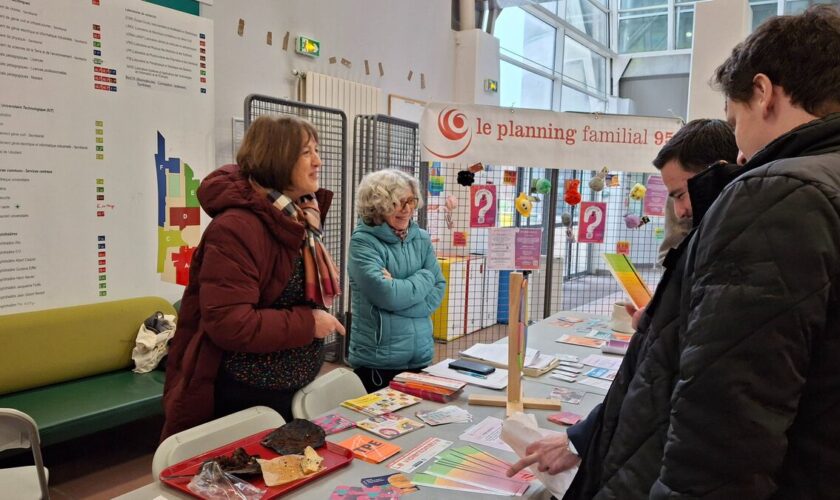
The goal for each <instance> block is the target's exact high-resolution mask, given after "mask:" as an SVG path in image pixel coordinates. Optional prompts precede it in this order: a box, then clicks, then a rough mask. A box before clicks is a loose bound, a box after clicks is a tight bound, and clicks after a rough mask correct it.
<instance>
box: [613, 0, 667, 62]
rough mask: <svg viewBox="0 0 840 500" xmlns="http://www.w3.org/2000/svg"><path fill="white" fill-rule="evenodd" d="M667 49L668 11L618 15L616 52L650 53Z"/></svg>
mask: <svg viewBox="0 0 840 500" xmlns="http://www.w3.org/2000/svg"><path fill="white" fill-rule="evenodd" d="M667 48H668V11H667V9H654V10H649V9H648V10H644V11H636V12H632V13H619V15H618V51H619V52H622V53H627V52H650V51H654V50H665V49H667Z"/></svg>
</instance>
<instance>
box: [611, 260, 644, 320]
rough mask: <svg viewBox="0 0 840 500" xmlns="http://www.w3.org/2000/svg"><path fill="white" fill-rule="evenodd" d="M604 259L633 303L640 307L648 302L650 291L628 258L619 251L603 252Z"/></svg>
mask: <svg viewBox="0 0 840 500" xmlns="http://www.w3.org/2000/svg"><path fill="white" fill-rule="evenodd" d="M604 260H606V261H607V265H608V266H609V268H610V272H611V273H612V275H613V276H614V277H615V279H616V281H618V283H619V284H620V285H621V288H623V289H624V291H625V292H626V293H627V295H629V296H630V300H632V301H633V305H634V306H636V308H637V309H641V308H643V307H645V306H646V305H647V303H648V302H650V298H651V293H650V289H649V288H648V287H647V285H646V284H645V282H644V281H643V280H642V277H641V276H640V275H639V272H638V271H637V270H636V267H635V266H634V265H633V263H632V262H630V258H629V257H627V256H626V255H622V254H619V253H605V254H604Z"/></svg>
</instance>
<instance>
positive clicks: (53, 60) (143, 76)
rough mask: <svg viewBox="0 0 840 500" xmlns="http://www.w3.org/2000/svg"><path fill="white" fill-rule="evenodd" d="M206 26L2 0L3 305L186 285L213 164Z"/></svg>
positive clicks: (14, 308) (146, 8)
mask: <svg viewBox="0 0 840 500" xmlns="http://www.w3.org/2000/svg"><path fill="white" fill-rule="evenodd" d="M212 40H213V29H212V22H211V21H210V20H208V19H202V18H200V17H197V16H192V15H188V14H184V13H182V12H178V11H175V10H172V9H167V8H164V7H159V6H157V5H153V4H150V3H146V2H142V1H140V0H108V1H107V2H106V1H102V2H98V1H97V2H70V1H67V0H61V1H56V0H26V1H22V0H0V88H2V89H3V90H2V93H0V315H2V314H9V313H14V312H23V311H32V310H39V309H47V308H54V307H63V306H70V305H77V304H87V303H93V302H99V301H108V300H115V299H121V298H129V297H137V296H143V295H159V296H163V297H165V298H167V299H170V300H175V299H177V298H178V297H179V296H180V295H181V293H182V292H183V286H182V285H183V284H184V283H186V281H187V278H188V274H189V262H190V259H191V257H192V252H193V250H194V248H195V246H196V245H197V244H198V241H199V238H200V233H201V226H202V225H205V224H206V223H207V219H206V215H205V214H203V213H202V212H201V209H200V208H199V205H198V200H197V198H196V189H197V187H198V184H199V180H200V179H201V178H202V177H203V176H204V175H206V174H207V173H209V172H210V171H212V169H213V168H214V167H215V161H214V157H213V155H214V133H213V122H214V114H213V107H214V101H213V71H212V70H213V68H212V61H213V57H212V50H213V49H212Z"/></svg>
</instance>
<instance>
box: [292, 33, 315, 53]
mask: <svg viewBox="0 0 840 500" xmlns="http://www.w3.org/2000/svg"><path fill="white" fill-rule="evenodd" d="M295 52H297V53H298V54H303V55H305V56H309V57H318V56H320V55H321V42H319V41H318V40H315V39H314V38H309V37H305V36H299V37H297V47H296V48H295Z"/></svg>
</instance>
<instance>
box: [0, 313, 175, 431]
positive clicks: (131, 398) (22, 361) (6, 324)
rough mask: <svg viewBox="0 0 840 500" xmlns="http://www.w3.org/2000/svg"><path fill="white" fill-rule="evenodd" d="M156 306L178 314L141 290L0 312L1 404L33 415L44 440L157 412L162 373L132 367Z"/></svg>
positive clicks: (140, 417) (119, 423) (116, 423)
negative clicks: (137, 341) (136, 370)
mask: <svg viewBox="0 0 840 500" xmlns="http://www.w3.org/2000/svg"><path fill="white" fill-rule="evenodd" d="M156 311H161V312H163V313H164V314H175V309H174V308H173V307H172V305H171V304H170V303H169V302H167V301H166V300H164V299H162V298H159V297H141V298H135V299H126V300H118V301H114V302H103V303H100V304H91V305H84V306H75V307H65V308H60V309H49V310H44V311H36V312H29V313H19V314H10V315H6V316H0V408H15V409H17V410H20V411H22V412H25V413H27V414H29V415H30V416H31V417H32V418H33V419H35V422H37V423H38V428H39V431H40V434H41V441H42V443H43V444H44V445H49V444H54V443H58V442H61V441H66V440H68V439H73V438H76V437H79V436H84V435H88V434H92V433H95V432H98V431H101V430H104V429H109V428H112V427H116V426H119V425H122V424H125V423H128V422H132V421H135V420H140V419H143V418H145V417H149V416H153V415H159V414H161V413H162V412H163V408H162V406H161V398H162V395H163V383H164V373H163V372H162V371H157V370H154V371H152V372H150V373H145V374H137V373H134V372H132V371H131V369H132V368H133V367H134V362H133V361H132V360H131V350H132V349H133V348H134V339H135V337H136V336H137V330H138V329H139V328H140V325H141V324H142V323H143V321H144V320H145V319H146V318H148V317H149V316H151V315H152V314H154V313H155V312H156Z"/></svg>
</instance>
